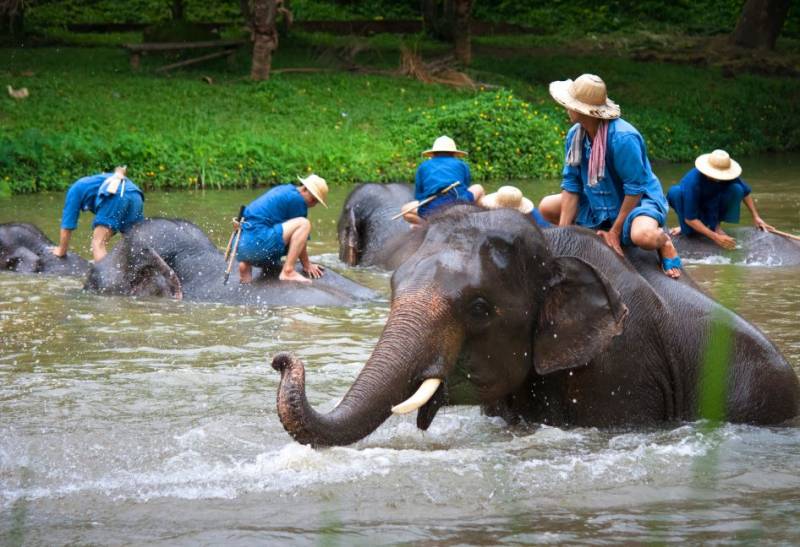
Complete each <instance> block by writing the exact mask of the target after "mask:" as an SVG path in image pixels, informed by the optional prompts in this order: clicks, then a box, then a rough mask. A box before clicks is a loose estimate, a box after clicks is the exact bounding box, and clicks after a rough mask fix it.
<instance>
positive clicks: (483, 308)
mask: <svg viewBox="0 0 800 547" xmlns="http://www.w3.org/2000/svg"><path fill="white" fill-rule="evenodd" d="M469 314H470V316H472V318H473V319H478V320H481V319H488V318H489V316H490V315H491V314H492V306H490V305H489V303H488V302H487V301H486V300H484V299H483V298H481V297H478V298H476V299H475V300H473V301H472V302H471V303H470V305H469Z"/></svg>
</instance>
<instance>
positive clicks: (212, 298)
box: [84, 218, 376, 306]
mask: <svg viewBox="0 0 800 547" xmlns="http://www.w3.org/2000/svg"><path fill="white" fill-rule="evenodd" d="M225 267H226V264H225V259H224V257H223V255H222V253H221V252H220V251H219V249H217V247H216V246H215V245H214V244H213V243H212V242H211V241H210V240H209V239H208V236H206V234H205V233H204V232H203V231H202V230H201V229H200V228H198V227H197V226H195V225H194V224H192V223H191V222H189V221H187V220H180V219H166V218H153V219H148V220H145V221H144V222H140V223H139V224H137V225H136V226H135V227H133V228H132V229H131V230H130V231H129V232H128V233H127V234H125V237H124V238H123V240H122V241H121V242H120V243H119V244H118V245H117V246H116V247H114V249H113V250H112V251H111V252H110V253H109V254H108V255H107V256H106V258H104V259H103V260H101V261H100V262H98V263H97V264H95V265H94V266H93V267H92V269H91V270H90V272H89V275H88V276H87V280H86V284H85V286H84V288H85V289H86V290H88V291H92V292H98V293H102V294H121V295H128V296H159V297H168V298H175V299H186V300H193V301H202V302H221V303H226V304H248V305H254V306H344V305H351V304H354V303H356V302H361V301H366V300H371V299H374V298H376V294H375V293H374V292H373V291H372V290H370V289H368V288H366V287H363V286H361V285H359V284H358V283H355V282H354V281H351V280H349V279H347V278H346V277H343V276H341V275H339V274H337V273H336V272H333V271H331V270H327V271H326V272H325V275H323V276H322V277H321V278H320V279H316V280H314V282H313V283H312V284H310V285H305V284H299V283H291V282H285V281H278V278H277V272H262V271H259V272H256V273H257V274H260V275H257V276H256V279H255V280H254V281H253V282H252V283H248V284H240V283H239V277H238V271H237V269H236V268H234V271H233V273H232V275H231V281H230V283H228V284H223V276H224V273H225Z"/></svg>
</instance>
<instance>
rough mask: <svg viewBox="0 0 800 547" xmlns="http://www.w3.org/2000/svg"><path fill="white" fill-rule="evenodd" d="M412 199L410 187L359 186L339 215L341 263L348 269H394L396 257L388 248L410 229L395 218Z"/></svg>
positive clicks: (403, 185)
mask: <svg viewBox="0 0 800 547" xmlns="http://www.w3.org/2000/svg"><path fill="white" fill-rule="evenodd" d="M413 199H414V190H413V187H412V186H411V185H410V184H400V183H392V184H377V183H374V182H369V183H365V184H359V185H358V186H356V187H355V188H354V189H353V191H352V192H350V195H348V196H347V199H346V200H345V202H344V206H343V207H342V213H341V214H340V215H339V224H338V230H337V231H338V233H339V259H340V260H341V261H342V262H344V263H345V264H347V265H348V266H377V267H380V268H385V269H391V267H392V266H393V263H392V261H391V259H392V258H393V257H392V255H391V254H387V247H386V246H387V244H388V243H389V242H390V240H392V239H393V238H394V237H396V236H398V235H401V234H406V233H408V231H409V230H410V229H411V227H410V226H411V225H410V224H409V223H408V222H406V221H405V220H403V219H402V218H396V219H393V218H392V217H394V216H396V215H397V214H398V213H399V212H400V207H401V206H402V205H403V204H405V203H408V202H409V201H412V200H413Z"/></svg>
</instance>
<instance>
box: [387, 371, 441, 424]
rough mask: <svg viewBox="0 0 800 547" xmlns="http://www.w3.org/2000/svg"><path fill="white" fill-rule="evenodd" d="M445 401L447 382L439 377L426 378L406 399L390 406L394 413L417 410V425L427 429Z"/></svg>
mask: <svg viewBox="0 0 800 547" xmlns="http://www.w3.org/2000/svg"><path fill="white" fill-rule="evenodd" d="M446 401H447V384H446V383H445V381H444V380H442V379H441V378H428V379H427V380H425V381H423V382H422V383H421V384H420V386H419V388H417V391H416V392H415V393H414V394H413V395H412V396H411V397H409V398H408V399H406V400H405V401H403V402H402V403H400V404H397V405H395V406H393V407H392V413H394V414H408V413H409V412H414V411H415V410H418V412H417V427H418V428H419V429H422V430H423V431H425V430H427V429H428V428H429V427H430V425H431V423H432V422H433V419H434V417H436V413H437V412H438V411H439V409H440V408H441V407H442V406H444V404H445V403H446Z"/></svg>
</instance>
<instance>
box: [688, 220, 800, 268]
mask: <svg viewBox="0 0 800 547" xmlns="http://www.w3.org/2000/svg"><path fill="white" fill-rule="evenodd" d="M726 233H727V234H728V235H729V236H731V237H733V238H734V239H736V249H734V250H732V251H727V250H725V249H723V248H722V247H720V246H719V245H717V244H716V243H714V242H713V241H711V240H710V239H708V238H707V237H705V236H702V235H697V234H694V235H690V236H685V235H679V236H674V237H673V238H672V242H673V243H674V244H675V247H676V248H677V249H678V254H680V256H681V257H682V258H687V259H690V260H703V259H707V258H710V257H716V256H721V257H726V258H730V259H731V260H732V261H734V262H737V263H741V262H743V263H745V264H756V265H764V266H800V242H799V241H794V240H792V239H789V238H787V237H784V236H780V235H778V234H773V233H770V232H764V231H761V230H758V229H757V228H752V227H748V228H731V229H728V230H726Z"/></svg>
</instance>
